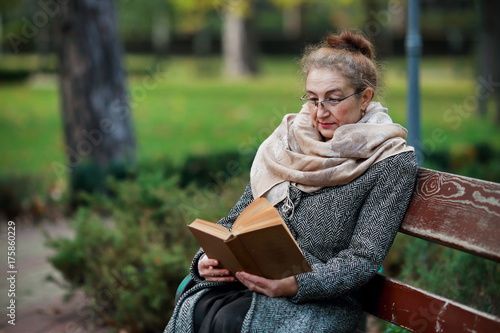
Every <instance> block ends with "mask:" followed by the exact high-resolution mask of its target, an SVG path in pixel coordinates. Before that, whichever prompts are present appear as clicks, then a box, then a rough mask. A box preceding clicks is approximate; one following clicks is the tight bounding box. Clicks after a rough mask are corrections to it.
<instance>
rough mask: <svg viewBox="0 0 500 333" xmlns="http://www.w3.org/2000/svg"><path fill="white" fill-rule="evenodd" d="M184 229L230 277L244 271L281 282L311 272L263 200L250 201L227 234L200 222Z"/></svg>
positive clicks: (209, 223)
mask: <svg viewBox="0 0 500 333" xmlns="http://www.w3.org/2000/svg"><path fill="white" fill-rule="evenodd" d="M188 227H189V229H190V230H191V232H192V233H193V235H194V236H195V238H196V239H197V240H198V243H199V244H200V246H201V247H202V248H203V250H204V251H205V253H206V254H207V256H208V257H209V258H214V259H217V260H219V262H220V263H221V266H222V267H224V268H227V269H228V270H229V271H230V272H231V273H232V274H233V275H234V274H235V273H236V272H238V271H245V272H248V273H251V274H255V275H259V276H263V277H265V278H268V279H282V278H285V277H288V276H292V275H297V274H300V273H305V272H310V271H311V267H310V266H309V264H308V263H307V260H306V259H305V258H304V255H303V254H302V252H301V250H300V248H299V246H298V244H297V242H296V241H295V239H294V238H293V236H292V234H291V233H290V230H288V227H287V226H286V224H285V222H284V221H283V219H282V218H281V216H280V215H279V213H278V211H277V210H276V208H275V207H274V206H272V205H271V204H270V203H269V202H268V201H267V200H266V199H264V198H258V199H256V200H254V201H253V202H252V203H251V204H250V205H249V206H248V207H247V208H246V209H245V210H244V211H243V212H242V213H241V215H240V216H239V217H238V218H237V219H236V221H235V222H234V224H233V228H232V230H231V231H229V230H227V229H226V228H224V227H222V226H220V225H217V224H215V223H212V222H209V221H204V220H201V219H196V220H194V221H193V222H192V223H191V224H190V225H189V226H188Z"/></svg>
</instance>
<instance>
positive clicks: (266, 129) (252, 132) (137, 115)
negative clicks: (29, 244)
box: [0, 56, 500, 179]
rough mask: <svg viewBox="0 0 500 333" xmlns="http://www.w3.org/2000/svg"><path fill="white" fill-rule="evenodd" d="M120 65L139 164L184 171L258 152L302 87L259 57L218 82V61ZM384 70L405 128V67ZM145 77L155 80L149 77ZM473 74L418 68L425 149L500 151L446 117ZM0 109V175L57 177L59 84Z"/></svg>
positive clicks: (429, 65)
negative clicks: (254, 66) (249, 73)
mask: <svg viewBox="0 0 500 333" xmlns="http://www.w3.org/2000/svg"><path fill="white" fill-rule="evenodd" d="M22 60H23V59H22V58H20V57H4V58H3V60H2V64H1V65H0V69H5V68H14V69H33V68H34V67H35V66H36V58H34V57H26V58H25V59H24V61H22ZM49 63H53V59H50V61H49ZM126 64H127V68H128V70H129V72H130V76H129V87H130V92H131V95H132V96H133V99H132V101H131V104H132V106H133V121H134V126H135V131H136V137H137V142H138V148H139V149H138V156H139V160H140V161H141V162H151V161H153V162H154V161H160V160H164V159H165V158H168V159H171V160H172V161H173V162H175V163H180V162H182V161H183V160H184V159H185V158H186V157H187V156H188V155H190V154H193V153H200V154H201V153H203V154H204V153H210V152H221V151H228V150H246V149H254V148H256V147H257V146H258V144H259V143H260V142H262V141H263V140H264V139H265V137H267V136H268V135H269V134H270V133H271V131H272V130H274V128H275V127H276V126H277V125H278V124H279V121H280V117H281V116H282V115H284V114H285V113H290V112H297V111H298V110H299V107H300V103H299V101H298V98H299V97H300V95H301V94H302V90H303V88H302V85H303V80H302V78H301V77H300V75H298V64H297V59H294V58H292V57H288V58H287V57H279V58H276V57H266V58H263V59H262V61H261V70H262V74H261V75H260V76H258V77H256V78H253V79H247V80H242V81H233V80H228V79H224V78H222V77H221V76H220V75H219V72H220V60H219V59H216V58H209V59H202V60H196V59H193V58H175V57H174V58H169V59H168V60H165V61H163V62H161V63H160V64H159V65H157V64H156V63H154V62H153V59H152V58H150V57H147V56H128V57H127V59H126ZM385 67H386V70H385V75H384V78H385V84H386V88H385V89H384V90H385V93H384V95H383V97H382V100H383V103H384V104H385V105H387V106H388V107H389V111H390V114H391V116H392V117H393V119H394V121H396V122H399V123H402V124H403V125H405V122H406V121H405V118H406V116H405V110H406V74H405V61H404V59H393V60H388V61H386V64H385ZM151 69H160V72H159V73H157V74H155V75H153V76H152V74H151ZM474 76H475V75H474V71H473V62H471V61H470V60H468V59H458V60H450V59H446V58H442V59H439V58H433V59H424V60H423V62H422V75H421V82H422V128H423V133H422V139H423V141H424V142H426V143H427V144H428V145H431V144H433V145H435V146H436V148H437V147H441V148H452V147H457V146H458V147H461V146H464V145H468V144H471V143H477V142H489V143H491V144H493V145H494V146H495V147H496V148H499V147H500V135H499V131H498V128H497V127H495V126H494V125H493V122H492V119H493V116H492V115H489V117H488V118H489V119H479V118H478V117H477V116H476V115H475V114H473V113H471V114H469V113H466V114H464V115H462V116H460V117H459V118H457V117H452V116H453V114H452V113H451V112H452V111H449V110H453V107H454V106H455V105H457V106H463V105H465V104H464V103H466V102H467V101H468V98H469V97H470V96H472V97H473V96H474V89H475V82H474V79H473V78H474ZM0 101H2V102H1V104H0V152H1V154H0V174H3V175H5V174H11V173H21V174H43V175H45V177H48V178H49V179H55V177H56V174H55V172H54V171H53V170H52V167H51V165H52V162H59V163H64V158H65V157H64V156H65V155H64V153H65V145H64V143H63V139H62V121H61V113H60V110H59V108H60V107H59V96H58V85H57V81H56V77H55V76H50V75H49V76H43V75H39V76H34V77H32V78H31V79H30V80H28V82H24V83H16V84H6V83H1V84H0ZM462 109H463V108H462ZM490 109H492V105H491V108H490ZM467 110H469V109H467ZM447 112H448V113H447ZM446 114H448V116H445V115H446ZM450 115H452V116H450ZM436 131H439V136H436V135H437V134H436ZM436 138H437V139H436Z"/></svg>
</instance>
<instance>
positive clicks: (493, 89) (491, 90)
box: [476, 0, 500, 126]
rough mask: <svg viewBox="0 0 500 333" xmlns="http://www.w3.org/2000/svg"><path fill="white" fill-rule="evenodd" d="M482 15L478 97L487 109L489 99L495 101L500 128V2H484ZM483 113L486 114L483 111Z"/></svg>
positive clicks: (495, 0)
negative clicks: (498, 14) (499, 13)
mask: <svg viewBox="0 0 500 333" xmlns="http://www.w3.org/2000/svg"><path fill="white" fill-rule="evenodd" d="M480 6H481V15H480V22H481V23H480V24H481V34H482V36H480V40H481V45H480V46H479V49H480V51H479V52H480V53H479V56H480V58H481V59H482V60H481V61H480V63H481V65H480V66H481V69H480V75H479V77H478V83H477V84H478V88H477V89H476V95H477V98H478V102H479V108H480V112H481V106H482V107H483V108H486V105H487V101H488V99H489V97H490V96H491V97H493V99H494V101H495V103H494V104H495V106H494V108H495V113H494V114H495V123H496V124H497V125H498V126H500V66H498V59H500V20H499V19H498V17H497V13H498V12H499V11H500V2H499V1H497V0H483V1H481V3H480ZM483 112H484V113H486V112H485V111H484V109H483Z"/></svg>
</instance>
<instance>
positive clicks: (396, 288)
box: [360, 274, 500, 333]
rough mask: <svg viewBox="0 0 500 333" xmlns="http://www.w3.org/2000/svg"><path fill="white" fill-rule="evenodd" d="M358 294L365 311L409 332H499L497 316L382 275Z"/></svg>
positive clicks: (499, 326) (499, 322)
mask: <svg viewBox="0 0 500 333" xmlns="http://www.w3.org/2000/svg"><path fill="white" fill-rule="evenodd" d="M360 295H361V298H362V302H363V306H364V309H365V311H366V312H368V313H370V314H373V315H375V316H377V317H379V318H382V319H384V320H386V321H389V322H391V323H393V324H396V325H398V326H400V327H403V328H405V329H408V330H410V331H411V332H418V333H431V332H433V333H436V332H450V333H460V332H464V333H465V332H467V333H472V332H474V333H492V332H500V318H498V317H495V316H492V315H490V314H487V313H484V312H481V311H477V310H475V309H473V308H470V307H467V306H465V305H462V304H459V303H457V302H454V301H451V300H449V299H446V298H444V297H441V296H438V295H435V294H432V293H429V292H427V291H425V290H422V289H419V288H415V287H412V286H410V285H408V284H405V283H403V282H401V281H398V280H396V279H392V278H389V277H387V276H384V275H381V274H376V275H375V277H374V278H373V279H372V280H371V281H370V282H369V283H368V284H367V285H365V286H364V287H363V288H362V289H361V291H360Z"/></svg>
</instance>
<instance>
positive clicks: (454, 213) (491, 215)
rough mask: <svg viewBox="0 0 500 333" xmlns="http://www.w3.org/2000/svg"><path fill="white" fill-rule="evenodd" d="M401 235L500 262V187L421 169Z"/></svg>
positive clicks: (472, 179) (491, 183) (499, 185)
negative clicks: (404, 234) (407, 235)
mask: <svg viewBox="0 0 500 333" xmlns="http://www.w3.org/2000/svg"><path fill="white" fill-rule="evenodd" d="M400 231H401V232H403V233H406V234H409V235H413V236H416V237H419V238H423V239H426V240H430V241H433V242H436V243H440V244H444V245H446V246H449V247H452V248H456V249H459V250H461V251H465V252H469V253H472V254H474V255H477V256H481V257H483V258H487V259H491V260H494V261H497V262H500V241H499V240H500V184H497V183H493V182H488V181H484V180H479V179H474V178H469V177H464V176H457V175H453V174H449V173H445V172H439V171H434V170H430V169H424V168H419V173H418V181H417V187H416V189H415V192H414V194H413V198H412V200H411V203H410V206H409V207H408V211H407V212H406V215H405V218H404V221H403V224H402V226H401V229H400Z"/></svg>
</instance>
